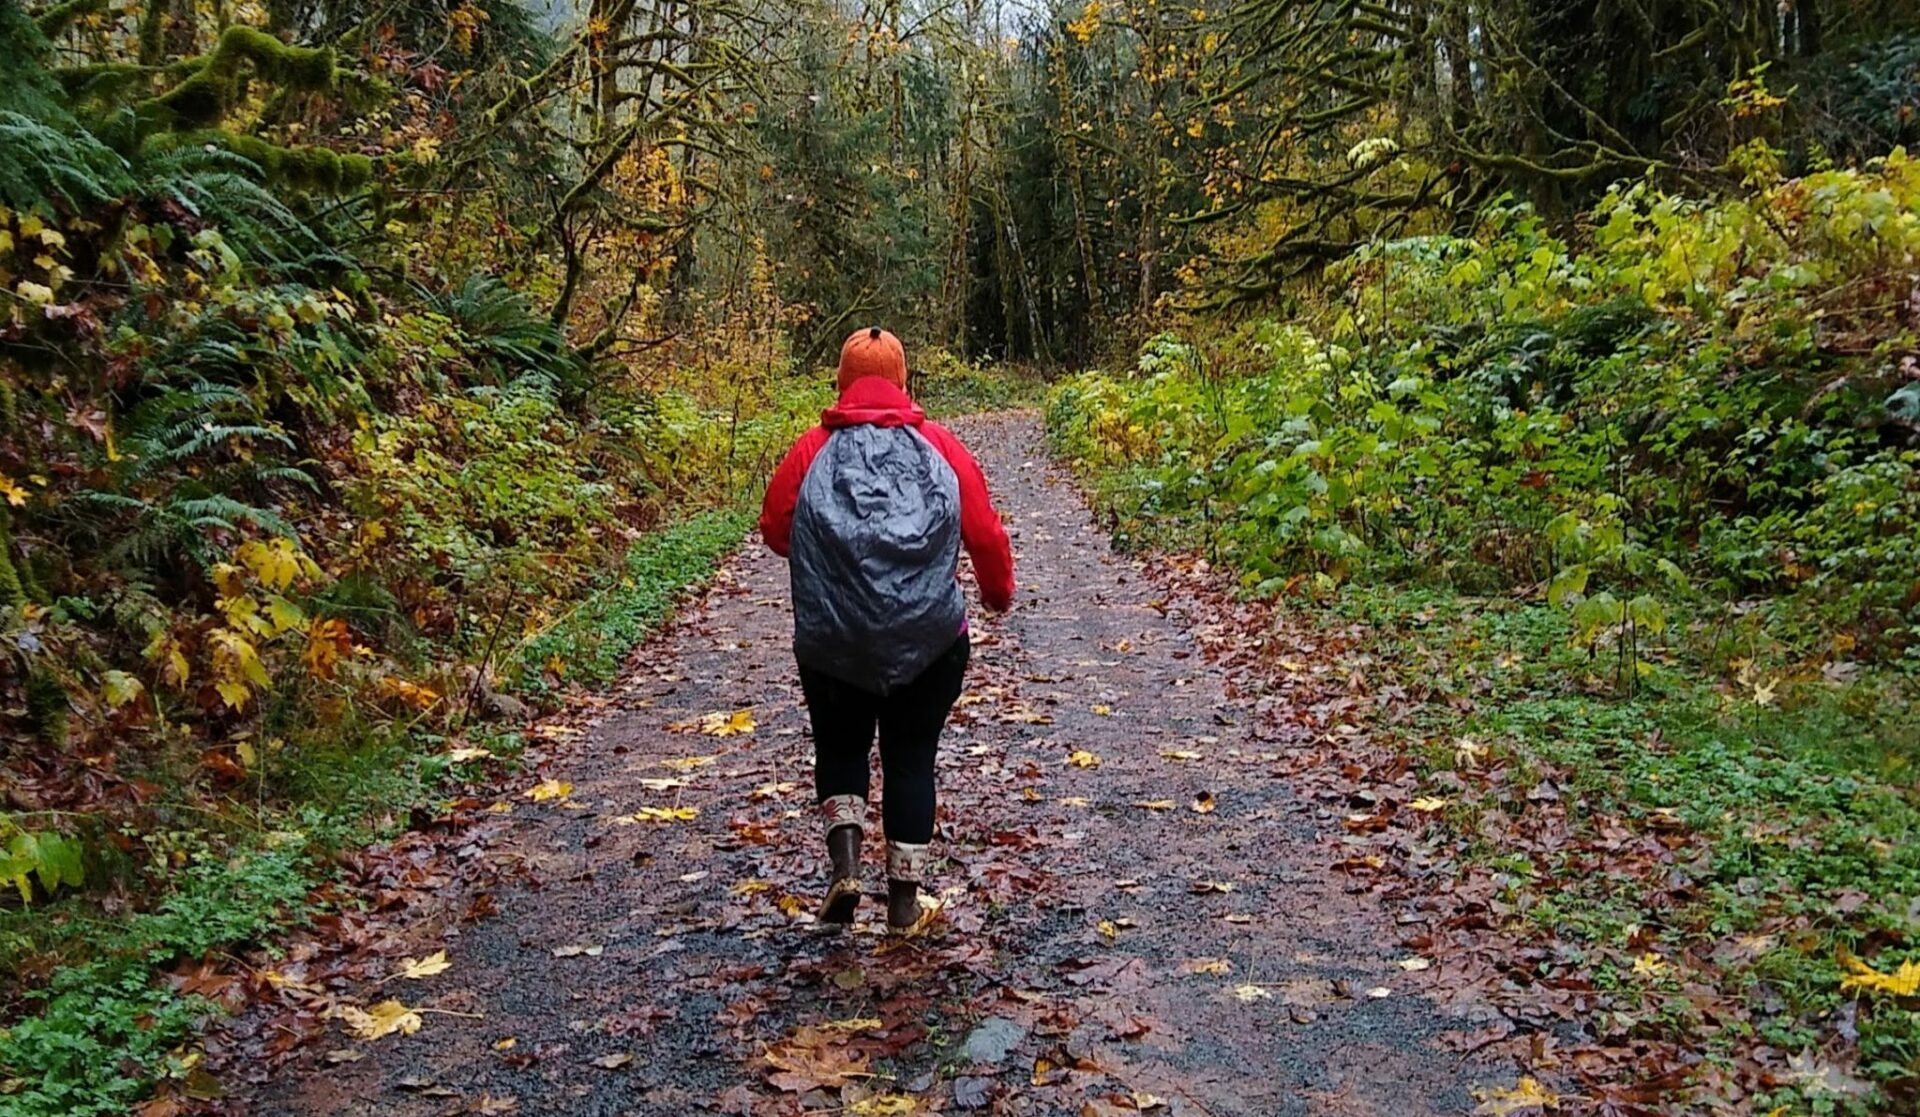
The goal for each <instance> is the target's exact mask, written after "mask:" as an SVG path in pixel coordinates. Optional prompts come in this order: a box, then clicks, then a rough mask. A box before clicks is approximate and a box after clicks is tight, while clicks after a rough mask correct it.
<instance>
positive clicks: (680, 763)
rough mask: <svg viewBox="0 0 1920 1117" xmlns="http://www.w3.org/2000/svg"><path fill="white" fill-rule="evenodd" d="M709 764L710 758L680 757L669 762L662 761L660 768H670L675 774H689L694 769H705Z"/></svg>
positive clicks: (711, 759) (711, 760)
mask: <svg viewBox="0 0 1920 1117" xmlns="http://www.w3.org/2000/svg"><path fill="white" fill-rule="evenodd" d="M711 763H713V757H711V756H680V757H675V758H673V759H671V760H662V761H661V762H660V767H662V768H671V769H673V770H674V771H676V772H691V771H693V770H694V769H695V768H701V767H705V766H706V765H708V764H711Z"/></svg>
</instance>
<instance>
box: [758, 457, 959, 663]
mask: <svg viewBox="0 0 1920 1117" xmlns="http://www.w3.org/2000/svg"><path fill="white" fill-rule="evenodd" d="M789 559H790V564H789V569H790V571H791V574H792V578H793V651H794V656H795V658H796V659H798V660H799V661H800V663H801V665H802V666H805V667H811V668H814V669H815V670H818V671H821V672H823V673H825V674H827V675H830V676H832V677H833V678H835V679H838V680H840V681H841V682H844V683H848V684H850V685H853V686H857V687H860V688H861V689H863V690H867V691H872V692H875V693H878V694H886V693H888V692H889V691H891V690H893V689H894V688H896V687H899V686H901V685H903V684H905V683H908V682H911V681H912V680H913V679H915V678H917V677H918V676H919V675H920V673H921V672H922V671H925V670H926V669H927V667H928V666H930V665H931V664H932V663H933V661H934V660H935V659H938V658H939V657H940V655H941V653H943V652H945V651H946V650H947V649H949V648H951V647H952V646H953V642H954V641H955V640H956V639H958V638H959V636H960V630H961V627H962V626H963V625H964V624H965V622H966V599H965V598H964V597H963V596H962V595H961V593H960V584H959V582H958V581H957V578H956V575H957V571H958V570H959V564H960V479H959V477H958V476H956V475H955V474H954V472H953V467H952V466H950V465H948V464H947V460H946V458H945V457H943V456H942V455H941V453H940V451H939V450H937V449H935V448H934V446H933V444H932V443H931V442H929V441H927V439H926V437H925V436H924V435H922V434H921V433H920V432H919V431H918V430H916V429H914V428H913V427H880V426H872V425H860V426H851V427H841V428H839V429H837V430H835V431H834V432H833V433H832V434H831V435H830V436H829V437H828V438H827V441H826V444H825V445H824V446H822V447H821V448H820V452H819V453H818V454H817V455H815V457H814V459H813V462H812V464H811V465H809V466H808V468H807V475H806V478H805V479H804V480H803V481H801V483H800V496H799V500H798V502H797V504H796V505H795V507H794V514H793V535H792V545H791V548H790V554H789Z"/></svg>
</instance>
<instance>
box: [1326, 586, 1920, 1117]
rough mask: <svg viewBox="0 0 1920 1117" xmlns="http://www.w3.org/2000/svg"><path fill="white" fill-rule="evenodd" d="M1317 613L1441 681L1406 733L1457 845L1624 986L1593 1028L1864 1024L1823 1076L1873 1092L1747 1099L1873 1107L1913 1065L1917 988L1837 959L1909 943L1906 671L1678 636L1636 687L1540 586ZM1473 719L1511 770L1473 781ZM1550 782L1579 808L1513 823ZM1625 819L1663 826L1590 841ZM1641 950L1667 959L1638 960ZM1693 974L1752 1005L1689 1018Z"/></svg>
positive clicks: (1338, 606) (1792, 1043)
mask: <svg viewBox="0 0 1920 1117" xmlns="http://www.w3.org/2000/svg"><path fill="white" fill-rule="evenodd" d="M1318 619H1320V620H1321V621H1323V622H1325V623H1327V624H1329V625H1336V626H1339V627H1340V628H1342V630H1343V631H1350V628H1351V624H1352V622H1353V621H1356V620H1358V621H1362V622H1363V623H1364V624H1365V626H1366V628H1365V631H1366V632H1367V634H1368V635H1367V637H1366V639H1365V647H1364V650H1365V652H1366V653H1367V654H1369V655H1371V656H1372V657H1374V658H1375V661H1376V663H1377V664H1378V665H1379V666H1377V667H1376V668H1375V671H1376V678H1375V682H1376V683H1378V681H1379V679H1378V672H1379V671H1380V670H1381V669H1384V670H1385V671H1386V672H1387V673H1389V674H1391V675H1392V676H1394V677H1395V679H1396V681H1399V682H1401V683H1403V684H1405V685H1407V686H1409V687H1415V686H1426V687H1430V688H1431V689H1432V693H1431V695H1430V698H1429V700H1428V701H1426V702H1424V703H1423V704H1422V705H1421V706H1419V707H1418V708H1417V709H1416V710H1415V711H1413V713H1412V715H1411V716H1410V717H1409V718H1408V719H1407V720H1406V722H1405V723H1403V724H1404V726H1405V728H1404V730H1403V736H1402V737H1401V738H1400V740H1399V741H1398V744H1399V746H1400V747H1401V748H1403V749H1404V750H1407V751H1409V752H1410V753H1412V754H1414V755H1415V756H1416V757H1418V758H1419V760H1420V762H1421V770H1422V775H1423V776H1424V777H1426V778H1428V779H1430V780H1432V781H1434V782H1433V783H1432V784H1431V785H1430V786H1431V787H1432V788H1433V789H1434V790H1435V791H1437V792H1440V793H1443V794H1447V795H1450V796H1455V797H1456V798H1457V803H1456V806H1455V807H1453V808H1451V809H1450V810H1449V811H1448V812H1447V815H1446V817H1445V823H1446V825H1448V826H1449V827H1450V828H1451V829H1452V830H1453V832H1454V833H1455V834H1456V835H1457V836H1458V837H1459V839H1460V841H1461V848H1462V849H1463V851H1464V852H1465V855H1466V858H1467V860H1468V861H1469V863H1471V864H1475V865H1478V866H1481V867H1483V868H1484V869H1486V870H1487V871H1488V872H1490V873H1497V874H1500V875H1501V876H1502V877H1503V878H1504V879H1505V880H1507V881H1508V882H1509V883H1508V891H1507V895H1506V897H1505V898H1506V900H1507V902H1508V903H1510V904H1511V905H1512V909H1513V910H1514V911H1515V912H1517V913H1519V914H1520V916H1521V918H1523V919H1524V920H1525V921H1527V923H1529V924H1531V926H1532V927H1533V928H1534V931H1535V932H1536V933H1538V934H1539V935H1541V936H1543V937H1545V938H1549V939H1552V940H1555V941H1557V942H1558V943H1559V944H1560V947H1559V949H1560V950H1561V951H1562V952H1563V955H1562V957H1563V958H1564V959H1576V960H1578V963H1579V964H1581V965H1584V966H1586V967H1587V968H1589V969H1590V970H1591V971H1592V973H1593V975H1594V978H1595V981H1596V983H1597V984H1598V985H1599V986H1600V987H1601V988H1603V989H1606V990H1608V991H1609V993H1611V994H1612V995H1613V996H1614V997H1615V998H1616V1003H1617V1004H1622V1005H1624V1006H1626V1007H1624V1008H1623V1009H1621V1010H1620V1011H1619V1012H1618V1013H1617V1014H1616V1016H1615V1018H1614V1019H1611V1020H1605V1021H1598V1022H1596V1026H1597V1027H1599V1028H1601V1029H1614V1030H1618V1031H1628V1032H1630V1031H1633V1030H1635V1029H1644V1028H1654V1029H1656V1030H1657V1031H1661V1032H1664V1033H1666V1034H1673V1033H1675V1032H1678V1033H1680V1034H1686V1035H1690V1036H1692V1037H1693V1038H1694V1039H1695V1040H1697V1041H1698V1043H1699V1044H1700V1046H1701V1048H1702V1049H1703V1050H1704V1051H1706V1052H1707V1053H1708V1054H1710V1055H1712V1054H1719V1055H1731V1054H1733V1053H1734V1052H1735V1051H1737V1050H1738V1049H1739V1048H1740V1047H1742V1046H1743V1045H1749V1044H1753V1043H1765V1044H1768V1045H1771V1046H1773V1047H1775V1048H1777V1049H1779V1050H1782V1051H1785V1052H1788V1053H1803V1052H1817V1051H1821V1050H1823V1049H1824V1047H1825V1045H1827V1044H1828V1043H1829V1042H1830V1041H1831V1040H1832V1038H1833V1036H1834V1034H1835V1032H1836V1031H1837V1030H1841V1029H1845V1030H1851V1031H1854V1032H1857V1035H1858V1041H1857V1052H1858V1053H1857V1065H1856V1066H1854V1067H1852V1068H1848V1067H1845V1066H1844V1065H1843V1066H1841V1067H1840V1070H1839V1072H1838V1073H1839V1074H1840V1077H1839V1078H1836V1079H1833V1080H1832V1081H1833V1082H1837V1083H1840V1084H1842V1085H1850V1086H1852V1087H1855V1088H1858V1089H1860V1090H1861V1091H1863V1092H1862V1093H1860V1094H1858V1095H1856V1096H1846V1095H1844V1094H1841V1095H1833V1094H1819V1093H1818V1092H1817V1091H1816V1092H1808V1090H1805V1089H1803V1088H1802V1086H1800V1085H1795V1086H1790V1087H1784V1088H1782V1089H1780V1090H1778V1091H1777V1092H1776V1094H1775V1095H1773V1096H1771V1097H1769V1098H1768V1099H1767V1102H1766V1105H1765V1106H1763V1107H1761V1109H1760V1110H1759V1111H1766V1110H1767V1109H1770V1108H1772V1107H1776V1106H1784V1107H1786V1109H1785V1110H1784V1112H1788V1113H1794V1112H1831V1113H1861V1114H1864V1113H1870V1112H1884V1111H1885V1110H1882V1109H1877V1108H1876V1107H1877V1106H1881V1105H1885V1104H1889V1103H1890V1102H1893V1101H1894V1099H1896V1098H1898V1097H1902V1096H1904V1095H1903V1093H1902V1091H1904V1090H1906V1089H1909V1088H1910V1085H1911V1084H1912V1083H1913V1082H1914V1081H1916V1078H1920V1002H1917V1001H1916V1000H1915V999H1914V998H1900V997H1890V996H1881V995H1862V994H1861V993H1859V992H1857V991H1853V990H1847V989H1843V987H1842V984H1841V983H1842V979H1843V978H1844V977H1845V976H1846V974H1847V973H1848V970H1847V968H1846V965H1845V963H1844V961H1843V960H1844V959H1845V958H1846V957H1847V956H1849V955H1856V956H1861V957H1865V958H1868V959H1869V960H1870V961H1871V962H1872V964H1873V965H1874V966H1875V967H1876V968H1878V969H1879V970H1881V971H1883V972H1884V971H1892V970H1894V969H1896V968H1897V967H1898V966H1899V964H1900V963H1901V962H1903V961H1906V960H1909V959H1915V960H1920V942H1917V941H1916V934H1915V930H1916V923H1915V919H1916V916H1915V912H1916V910H1920V843H1916V842H1915V841H1914V840H1913V835H1915V834H1920V793H1917V792H1916V788H1915V784H1914V771H1915V763H1916V759H1920V714H1917V713H1916V710H1915V706H1914V703H1913V701H1912V698H1913V696H1912V694H1911V680H1909V679H1906V678H1905V677H1903V676H1900V675H1897V674H1894V673H1891V672H1880V673H1866V674H1858V675H1856V674H1854V673H1852V672H1850V671H1843V672H1833V673H1830V674H1825V675H1823V674H1822V673H1820V672H1819V671H1811V672H1802V673H1801V675H1802V677H1798V678H1797V679H1785V680H1774V681H1771V682H1769V681H1766V680H1754V681H1746V682H1742V681H1740V680H1738V679H1737V678H1724V677H1716V676H1715V675H1714V674H1713V673H1711V672H1710V671H1709V669H1708V665H1707V663H1706V662H1704V661H1703V660H1701V659H1697V658H1693V657H1690V656H1689V655H1688V654H1687V652H1686V649H1685V648H1683V647H1679V646H1676V647H1670V648H1665V649H1659V658H1658V659H1657V660H1656V661H1655V668H1654V670H1653V672H1652V675H1651V676H1650V685H1649V686H1648V687H1647V688H1645V689H1643V690H1642V691H1641V692H1640V694H1639V696H1637V697H1635V698H1631V699H1627V698H1620V697H1617V696H1616V695H1615V692H1614V690H1613V688H1612V685H1611V682H1610V678H1611V666H1610V665H1609V664H1604V663H1600V662H1597V661H1595V660H1591V659H1589V657H1588V655H1587V654H1586V652H1584V651H1582V650H1579V649H1576V648H1574V647H1572V646H1571V642H1570V640H1569V639H1568V630H1569V622H1568V620H1567V618H1566V617H1565V615H1564V613H1562V612H1560V611H1557V610H1552V609H1549V608H1547V607H1546V606H1543V605H1533V604H1525V603H1517V602H1514V601H1511V600H1488V599H1477V598H1468V597H1460V596H1452V595H1448V594H1445V593H1439V592H1431V591H1405V590H1392V589H1382V588H1348V589H1347V590H1346V591H1344V592H1343V593H1342V594H1341V595H1340V597H1339V598H1338V599H1337V600H1335V601H1333V602H1331V603H1328V604H1326V605H1324V606H1322V607H1321V610H1320V612H1319V613H1318ZM1463 707H1464V708H1465V711H1466V712H1464V713H1463V712H1461V710H1462V708H1463ZM1463 738H1464V739H1466V740H1468V741H1471V742H1473V743H1475V744H1476V745H1478V746H1480V747H1482V748H1484V749H1485V750H1486V751H1485V753H1484V754H1483V755H1484V757H1485V759H1484V760H1482V761H1481V765H1482V766H1483V767H1484V766H1494V767H1503V768H1504V769H1505V771H1506V773H1507V774H1506V776H1505V777H1504V778H1502V779H1500V780H1497V781H1488V782H1486V783H1480V782H1477V781H1475V780H1473V779H1466V780H1464V782H1463V781H1462V780H1461V779H1460V776H1461V772H1460V771H1459V767H1460V766H1459V763H1458V760H1457V754H1456V749H1457V747H1458V743H1459V741H1460V740H1461V739H1463ZM1540 781H1552V783H1553V785H1554V792H1555V793H1556V794H1557V796H1558V798H1557V799H1556V800H1555V801H1556V802H1557V803H1560V804H1562V805H1563V806H1565V808H1566V810H1567V812H1568V820H1569V823H1570V831H1569V833H1568V835H1567V838H1566V840H1565V841H1564V842H1563V843H1561V844H1560V845H1558V846H1557V847H1556V846H1552V845H1548V846H1545V847H1544V848H1543V847H1542V845H1541V844H1540V843H1539V842H1537V841H1533V840H1531V838H1530V837H1528V838H1523V834H1524V833H1525V825H1524V821H1523V820H1524V816H1525V815H1526V813H1527V812H1528V810H1529V809H1530V808H1529V801H1528V794H1529V792H1530V791H1532V789H1534V788H1535V787H1538V786H1540ZM1621 827H1625V828H1626V830H1627V831H1628V832H1631V833H1632V834H1635V835H1640V836H1646V835H1656V836H1658V842H1657V843H1655V844H1653V845H1652V846H1651V847H1646V846H1643V847H1641V848H1640V850H1639V852H1638V853H1629V852H1621V853H1612V852H1599V853H1597V852H1596V851H1605V850H1607V849H1608V845H1607V843H1608V842H1609V841H1613V842H1617V841H1618V838H1619V834H1620V833H1621V830H1620V828H1621ZM1649 848H1650V849H1651V850H1652V851H1653V853H1652V854H1651V855H1650V854H1649V852H1648V850H1649ZM1649 954H1651V955H1654V956H1656V957H1657V958H1658V959H1659V961H1658V962H1649V963H1647V966H1648V967H1649V969H1643V970H1642V971H1638V972H1637V971H1636V970H1635V969H1634V963H1635V961H1636V960H1637V959H1641V958H1646V957H1647V956H1648V955H1649ZM1668 965H1671V967H1672V968H1671V971H1667V970H1666V969H1665V967H1667V966H1668ZM1696 981H1697V982H1705V983H1708V984H1710V985H1712V986H1713V987H1715V988H1716V989H1717V991H1718V992H1719V993H1721V994H1722V995H1724V996H1726V997H1727V998H1729V999H1730V1000H1731V1001H1732V1002H1733V1003H1735V1004H1737V1005H1739V1006H1740V1009H1741V1012H1742V1016H1741V1018H1739V1019H1736V1020H1719V1021H1713V1022H1709V1021H1707V1020H1705V1019H1702V1018H1701V1017H1700V1015H1699V1013H1698V1010H1696V1009H1695V1008H1694V1007H1693V1005H1692V1003H1691V1002H1690V1000H1689V998H1688V996H1687V995H1686V992H1685V989H1684V984H1685V983H1686V982H1696ZM1843 1021H1844V1023H1843ZM1819 1057H1820V1059H1821V1060H1823V1061H1824V1060H1826V1059H1827V1058H1828V1056H1827V1055H1826V1054H1820V1056H1819ZM1853 1076H1857V1078H1856V1077H1853Z"/></svg>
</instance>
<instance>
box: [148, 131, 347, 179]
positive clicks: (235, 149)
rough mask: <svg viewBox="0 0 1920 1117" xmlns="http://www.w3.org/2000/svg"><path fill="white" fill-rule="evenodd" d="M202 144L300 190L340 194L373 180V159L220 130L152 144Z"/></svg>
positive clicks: (168, 136)
mask: <svg viewBox="0 0 1920 1117" xmlns="http://www.w3.org/2000/svg"><path fill="white" fill-rule="evenodd" d="M200 145H209V146H213V147H217V148H220V149H221V150H222V151H230V152H232V153H233V154H235V155H238V156H240V157H241V158H242V159H245V160H247V161H248V162H249V163H252V164H254V165H255V166H257V167H259V168H260V173H261V175H262V177H264V178H265V179H266V181H268V182H271V183H276V184H279V185H284V186H290V187H293V188H295V189H299V190H320V191H325V192H327V193H330V194H339V193H344V192H347V191H352V190H358V189H360V188H361V187H363V186H365V185H367V184H368V183H369V182H372V181H373V160H372V159H370V158H368V157H367V156H365V155H355V154H352V153H350V152H339V151H334V150H333V149H331V148H325V147H307V146H283V145H281V144H276V143H271V142H269V141H267V140H263V139H260V138H259V137H257V136H244V135H237V134H235V133H232V132H222V131H219V130H218V129H206V130H202V131H195V132H170V133H166V134H163V135H161V136H156V137H155V138H154V139H153V140H152V141H150V146H152V147H153V148H155V149H159V150H165V149H171V148H177V147H195V146H200Z"/></svg>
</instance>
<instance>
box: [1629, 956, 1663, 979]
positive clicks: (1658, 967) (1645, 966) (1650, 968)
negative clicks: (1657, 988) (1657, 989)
mask: <svg viewBox="0 0 1920 1117" xmlns="http://www.w3.org/2000/svg"><path fill="white" fill-rule="evenodd" d="M1666 968H1667V960H1666V959H1665V958H1662V957H1660V956H1659V955H1658V954H1655V953H1654V952H1653V951H1651V950H1649V951H1647V952H1646V953H1645V954H1642V955H1641V956H1640V957H1638V958H1635V959H1634V960H1633V973H1634V976H1636V977H1655V976H1658V975H1659V974H1661V973H1662V972H1664V971H1665V970H1666Z"/></svg>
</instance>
